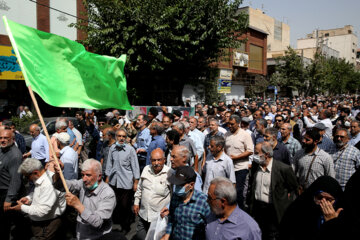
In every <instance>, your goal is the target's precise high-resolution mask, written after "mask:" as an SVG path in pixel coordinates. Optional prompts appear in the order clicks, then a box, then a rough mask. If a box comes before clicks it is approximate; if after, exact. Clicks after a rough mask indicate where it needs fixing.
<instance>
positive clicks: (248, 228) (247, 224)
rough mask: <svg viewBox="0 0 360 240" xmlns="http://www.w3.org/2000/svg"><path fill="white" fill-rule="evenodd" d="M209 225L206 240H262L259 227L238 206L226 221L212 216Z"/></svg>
mask: <svg viewBox="0 0 360 240" xmlns="http://www.w3.org/2000/svg"><path fill="white" fill-rule="evenodd" d="M207 223H208V224H207V225H206V240H225V239H226V240H239V239H244V240H245V239H246V240H261V230H260V228H259V225H258V224H257V223H256V221H255V220H254V219H253V218H252V217H250V216H249V215H248V214H247V213H246V212H244V211H243V210H241V209H240V208H239V207H238V206H236V208H235V209H234V211H233V212H232V213H231V214H230V216H229V217H228V218H227V219H225V220H224V221H221V220H220V219H218V218H216V216H215V215H213V214H211V215H210V217H209V218H208V219H207Z"/></svg>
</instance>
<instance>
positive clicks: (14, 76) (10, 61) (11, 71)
mask: <svg viewBox="0 0 360 240" xmlns="http://www.w3.org/2000/svg"><path fill="white" fill-rule="evenodd" d="M0 79H2V80H25V79H24V76H23V74H22V72H21V69H20V66H19V64H18V63H17V58H16V56H15V53H14V50H13V48H12V47H9V46H0Z"/></svg>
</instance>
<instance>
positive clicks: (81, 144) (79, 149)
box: [69, 120, 83, 155]
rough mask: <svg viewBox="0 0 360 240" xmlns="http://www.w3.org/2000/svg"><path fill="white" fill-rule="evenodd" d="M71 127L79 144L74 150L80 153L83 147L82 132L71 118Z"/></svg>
mask: <svg viewBox="0 0 360 240" xmlns="http://www.w3.org/2000/svg"><path fill="white" fill-rule="evenodd" d="M69 128H70V129H71V131H72V132H73V133H74V135H75V137H76V142H77V144H78V147H77V148H76V149H74V150H75V151H76V152H77V154H78V155H80V152H81V150H82V147H83V140H82V134H81V132H80V131H79V130H78V129H76V128H75V126H74V123H73V122H72V121H71V120H69Z"/></svg>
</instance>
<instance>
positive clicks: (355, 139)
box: [349, 133, 360, 146]
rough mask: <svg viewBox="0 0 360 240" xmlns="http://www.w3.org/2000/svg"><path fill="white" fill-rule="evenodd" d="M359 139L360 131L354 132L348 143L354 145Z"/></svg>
mask: <svg viewBox="0 0 360 240" xmlns="http://www.w3.org/2000/svg"><path fill="white" fill-rule="evenodd" d="M359 141H360V133H358V134H356V135H355V136H352V137H351V139H350V140H349V144H350V145H353V146H355V145H356V144H357V143H358V142H359Z"/></svg>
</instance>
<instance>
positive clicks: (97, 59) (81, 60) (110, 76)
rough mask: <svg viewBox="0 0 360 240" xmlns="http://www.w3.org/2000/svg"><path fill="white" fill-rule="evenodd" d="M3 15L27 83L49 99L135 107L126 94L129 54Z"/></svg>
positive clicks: (66, 104)
mask: <svg viewBox="0 0 360 240" xmlns="http://www.w3.org/2000/svg"><path fill="white" fill-rule="evenodd" d="M3 18H4V22H5V26H7V31H8V34H9V37H10V40H11V43H12V45H13V47H14V49H15V52H16V55H17V58H18V60H19V63H20V67H21V70H22V72H23V74H24V77H25V81H26V85H27V86H31V88H32V89H33V91H34V92H36V93H37V94H39V95H40V97H41V98H42V99H43V100H44V101H45V102H46V103H48V104H50V105H53V106H56V107H78V108H89V109H106V108H117V109H124V110H132V109H133V108H132V107H131V105H130V103H129V101H128V97H127V94H126V78H125V75H124V66H125V61H126V55H121V56H120V58H115V57H109V56H101V55H97V54H94V53H90V52H87V51H86V50H85V48H84V46H83V45H81V44H79V43H77V42H75V41H71V40H69V39H67V38H64V37H61V36H58V35H55V34H51V33H47V32H42V31H39V30H36V29H34V28H30V27H27V26H24V25H21V24H18V23H16V22H13V21H10V20H7V19H6V17H3ZM14 45H15V46H14ZM17 51H18V52H17ZM18 54H19V55H20V56H18ZM19 58H21V59H19Z"/></svg>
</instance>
